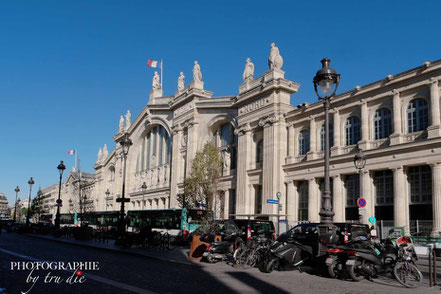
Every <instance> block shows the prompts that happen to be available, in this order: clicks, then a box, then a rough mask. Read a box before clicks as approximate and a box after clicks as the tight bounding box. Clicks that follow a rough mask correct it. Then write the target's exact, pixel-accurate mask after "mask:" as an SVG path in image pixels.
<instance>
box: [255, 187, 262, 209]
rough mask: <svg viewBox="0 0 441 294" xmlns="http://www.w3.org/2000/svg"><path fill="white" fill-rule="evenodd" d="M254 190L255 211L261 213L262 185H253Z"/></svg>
mask: <svg viewBox="0 0 441 294" xmlns="http://www.w3.org/2000/svg"><path fill="white" fill-rule="evenodd" d="M255 191H256V203H255V207H256V208H255V213H256V214H261V213H262V186H261V185H257V186H255Z"/></svg>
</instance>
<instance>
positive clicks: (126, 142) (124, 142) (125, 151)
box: [116, 133, 133, 235]
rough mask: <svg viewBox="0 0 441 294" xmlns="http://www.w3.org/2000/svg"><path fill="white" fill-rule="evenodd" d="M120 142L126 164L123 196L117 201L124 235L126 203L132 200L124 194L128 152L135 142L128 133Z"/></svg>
mask: <svg viewBox="0 0 441 294" xmlns="http://www.w3.org/2000/svg"><path fill="white" fill-rule="evenodd" d="M119 143H120V144H121V147H122V154H123V159H124V160H123V161H124V163H123V164H124V166H123V178H122V191H121V198H118V199H116V202H121V214H120V219H119V232H120V234H121V235H122V234H124V232H125V230H126V225H125V222H124V216H125V213H124V203H125V202H129V201H130V199H129V198H125V195H124V194H125V186H126V161H127V154H128V153H129V148H130V146H131V145H132V144H133V143H132V140H130V138H129V134H128V133H125V134H124V136H123V137H122V139H121V141H120V142H119Z"/></svg>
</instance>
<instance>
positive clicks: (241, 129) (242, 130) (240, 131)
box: [234, 123, 251, 136]
mask: <svg viewBox="0 0 441 294" xmlns="http://www.w3.org/2000/svg"><path fill="white" fill-rule="evenodd" d="M248 132H251V126H250V124H249V123H246V124H242V125H240V126H238V127H237V128H236V129H235V130H234V134H235V135H236V136H242V135H245V134H246V133H248Z"/></svg>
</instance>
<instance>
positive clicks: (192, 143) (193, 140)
mask: <svg viewBox="0 0 441 294" xmlns="http://www.w3.org/2000/svg"><path fill="white" fill-rule="evenodd" d="M198 131H199V123H198V122H196V119H195V118H193V119H192V120H191V121H189V122H188V139H187V166H186V171H185V172H186V174H187V175H190V173H191V164H192V161H193V158H194V156H195V154H196V151H197V149H198V139H199V133H198Z"/></svg>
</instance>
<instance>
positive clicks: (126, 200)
mask: <svg viewBox="0 0 441 294" xmlns="http://www.w3.org/2000/svg"><path fill="white" fill-rule="evenodd" d="M116 202H122V198H116ZM124 202H130V199H129V198H124Z"/></svg>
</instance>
